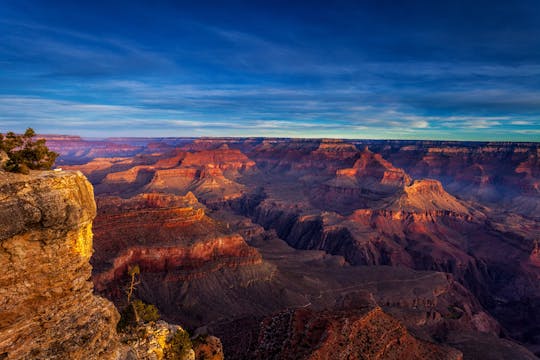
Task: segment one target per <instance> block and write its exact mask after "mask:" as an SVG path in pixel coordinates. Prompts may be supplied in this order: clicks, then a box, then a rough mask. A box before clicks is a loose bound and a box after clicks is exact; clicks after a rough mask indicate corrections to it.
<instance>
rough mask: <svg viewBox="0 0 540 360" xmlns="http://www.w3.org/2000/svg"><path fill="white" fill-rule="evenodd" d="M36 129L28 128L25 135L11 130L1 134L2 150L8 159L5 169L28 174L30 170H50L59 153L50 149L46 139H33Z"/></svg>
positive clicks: (0, 144) (0, 146) (0, 147)
mask: <svg viewBox="0 0 540 360" xmlns="http://www.w3.org/2000/svg"><path fill="white" fill-rule="evenodd" d="M35 136H36V133H35V131H34V129H32V128H28V129H26V131H25V133H24V134H23V135H17V134H15V133H14V132H12V131H10V132H8V133H6V135H3V134H0V151H4V152H5V153H6V154H7V156H8V160H7V161H6V163H5V164H4V165H3V167H4V169H5V170H7V171H11V172H19V173H23V174H28V173H29V171H30V170H50V169H51V167H52V166H53V165H54V162H55V161H56V158H57V157H58V154H57V153H55V152H54V151H50V150H49V148H48V147H47V146H46V145H45V142H46V140H45V139H39V140H35V141H34V140H33V138H34V137H35Z"/></svg>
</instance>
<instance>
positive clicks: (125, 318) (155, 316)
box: [117, 265, 160, 331]
mask: <svg viewBox="0 0 540 360" xmlns="http://www.w3.org/2000/svg"><path fill="white" fill-rule="evenodd" d="M127 272H128V275H129V276H130V281H129V286H128V289H127V290H126V294H127V305H126V307H125V308H124V309H123V310H122V311H121V313H120V321H119V322H118V325H117V328H118V330H119V331H122V330H124V329H125V328H127V327H129V326H136V325H137V324H140V323H147V322H151V321H157V320H159V318H160V315H159V311H158V308H157V307H156V306H155V305H152V304H147V303H145V302H143V301H142V300H139V299H135V300H132V297H133V292H134V291H135V287H136V286H137V285H139V284H140V283H141V281H140V278H139V276H140V274H141V268H140V267H139V265H133V266H131V267H129V268H128V271H127Z"/></svg>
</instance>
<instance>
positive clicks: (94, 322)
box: [0, 171, 120, 359]
mask: <svg viewBox="0 0 540 360" xmlns="http://www.w3.org/2000/svg"><path fill="white" fill-rule="evenodd" d="M95 214H96V205H95V202H94V197H93V190H92V186H91V185H90V183H89V182H88V181H87V180H86V178H85V177H84V176H83V175H82V174H81V173H80V172H78V171H68V172H66V171H64V172H50V171H46V172H32V173H31V174H30V175H20V174H12V173H6V172H1V171H0V269H2V271H1V273H0V314H2V316H1V317H0V359H117V358H118V357H119V356H120V350H119V349H120V348H119V343H118V338H117V334H116V323H117V322H118V319H119V315H118V312H117V311H116V309H115V307H114V305H113V304H112V303H111V302H109V301H108V300H105V299H103V298H101V297H99V296H96V295H94V294H93V285H92V282H91V280H90V277H91V266H90V264H89V259H90V256H91V255H92V231H91V228H92V220H93V219H94V217H95Z"/></svg>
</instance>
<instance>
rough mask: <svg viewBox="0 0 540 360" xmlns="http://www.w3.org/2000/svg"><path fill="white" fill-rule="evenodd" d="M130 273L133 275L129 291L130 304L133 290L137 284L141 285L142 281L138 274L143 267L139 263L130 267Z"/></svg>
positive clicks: (128, 300) (128, 299)
mask: <svg viewBox="0 0 540 360" xmlns="http://www.w3.org/2000/svg"><path fill="white" fill-rule="evenodd" d="M128 274H129V276H131V281H130V283H129V289H128V292H127V302H128V304H129V303H130V302H131V297H132V296H133V290H135V286H136V285H139V284H140V283H141V281H140V280H139V279H137V276H139V275H140V274H141V268H140V267H139V265H135V266H132V267H130V268H129V269H128Z"/></svg>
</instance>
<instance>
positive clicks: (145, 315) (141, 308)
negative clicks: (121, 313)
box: [131, 299, 159, 322]
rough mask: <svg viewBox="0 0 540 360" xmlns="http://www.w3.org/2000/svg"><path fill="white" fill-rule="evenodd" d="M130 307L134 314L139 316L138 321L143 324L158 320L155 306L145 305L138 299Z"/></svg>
mask: <svg viewBox="0 0 540 360" xmlns="http://www.w3.org/2000/svg"><path fill="white" fill-rule="evenodd" d="M131 305H132V306H133V309H134V310H135V313H136V314H137V315H138V316H139V319H140V320H142V321H143V322H150V321H157V320H159V311H158V309H157V307H156V306H155V305H152V304H146V303H144V302H142V301H141V300H138V299H137V300H134V301H133V302H132V303H131Z"/></svg>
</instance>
